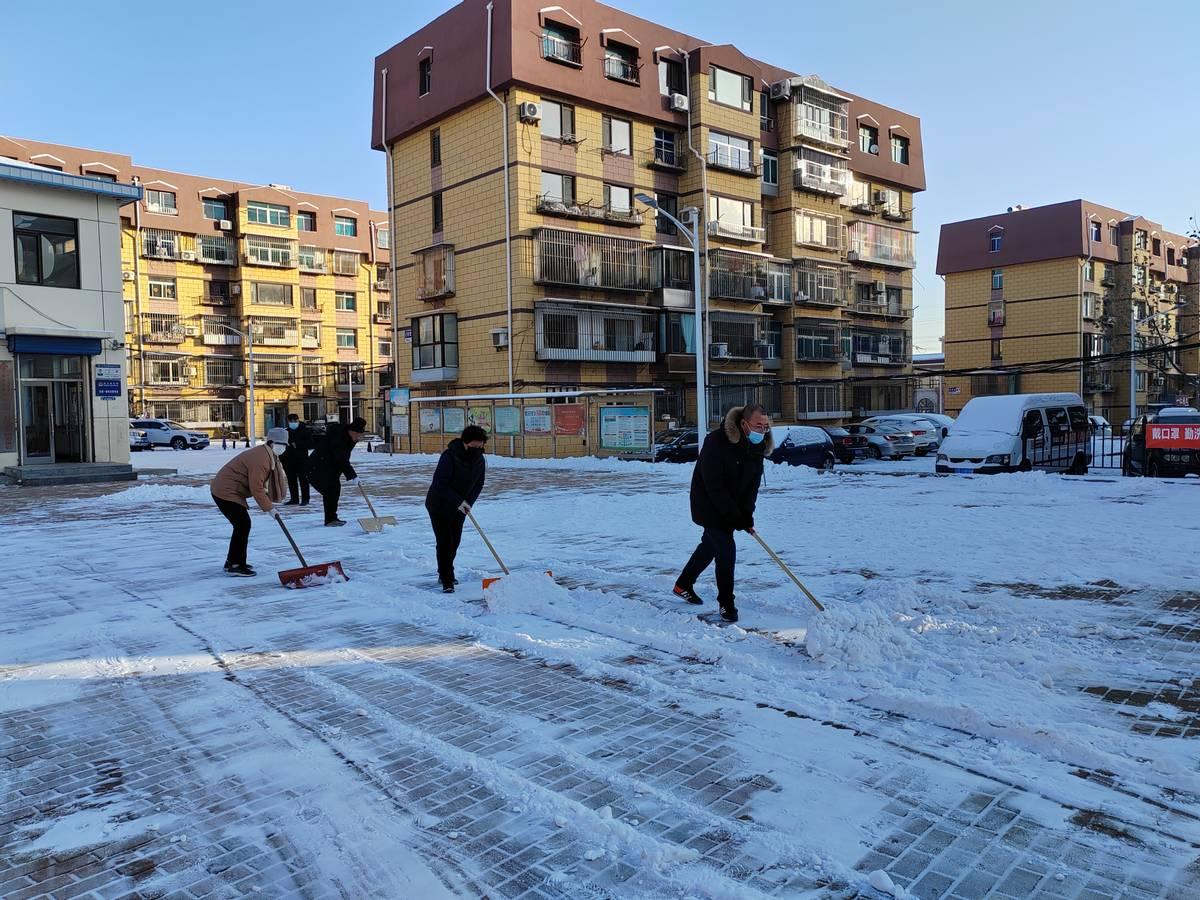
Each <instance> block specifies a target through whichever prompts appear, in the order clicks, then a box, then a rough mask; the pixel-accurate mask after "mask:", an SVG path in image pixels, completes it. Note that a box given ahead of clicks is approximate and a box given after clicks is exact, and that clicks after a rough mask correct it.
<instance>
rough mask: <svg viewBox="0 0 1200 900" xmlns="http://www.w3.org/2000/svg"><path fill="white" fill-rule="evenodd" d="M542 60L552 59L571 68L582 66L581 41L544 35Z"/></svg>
mask: <svg viewBox="0 0 1200 900" xmlns="http://www.w3.org/2000/svg"><path fill="white" fill-rule="evenodd" d="M542 59H552V60H554V61H555V62H561V63H567V65H571V66H582V65H583V45H582V44H580V43H579V41H569V40H566V39H565V38H560V37H556V36H554V35H552V34H543V35H542Z"/></svg>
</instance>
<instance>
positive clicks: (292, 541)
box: [271, 516, 308, 568]
mask: <svg viewBox="0 0 1200 900" xmlns="http://www.w3.org/2000/svg"><path fill="white" fill-rule="evenodd" d="M271 518H272V519H274V520H275V521H276V522H278V523H279V527H280V528H282V529H283V534H284V537H286V538H287V539H288V543H289V544H291V545H292V549H293V550H295V551H296V559H298V560H300V565H301V567H303V568H308V563H306V562H305V561H304V554H303V553H301V552H300V548H299V547H298V546H297V545H296V541H295V539H294V538H293V537H292V533H291V532H290V531H288V527H287V526H286V525H284V524H283V516H271Z"/></svg>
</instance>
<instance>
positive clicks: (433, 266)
mask: <svg viewBox="0 0 1200 900" xmlns="http://www.w3.org/2000/svg"><path fill="white" fill-rule="evenodd" d="M413 256H414V257H415V259H414V260H413V267H414V269H415V271H416V274H417V299H418V300H438V299H441V298H442V297H453V296H454V245H453V244H434V245H433V246H432V247H426V248H425V249H423V250H417V251H414V253H413Z"/></svg>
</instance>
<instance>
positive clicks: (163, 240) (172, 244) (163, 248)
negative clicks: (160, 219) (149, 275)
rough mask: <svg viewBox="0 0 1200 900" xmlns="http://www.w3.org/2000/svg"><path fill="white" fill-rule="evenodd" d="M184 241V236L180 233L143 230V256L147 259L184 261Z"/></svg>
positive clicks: (158, 229) (154, 229) (157, 229)
mask: <svg viewBox="0 0 1200 900" xmlns="http://www.w3.org/2000/svg"><path fill="white" fill-rule="evenodd" d="M182 240H183V236H182V235H181V234H180V233H179V232H178V231H165V230H163V229H161V228H143V229H142V256H144V257H146V258H147V259H169V260H178V259H182V258H183V246H182Z"/></svg>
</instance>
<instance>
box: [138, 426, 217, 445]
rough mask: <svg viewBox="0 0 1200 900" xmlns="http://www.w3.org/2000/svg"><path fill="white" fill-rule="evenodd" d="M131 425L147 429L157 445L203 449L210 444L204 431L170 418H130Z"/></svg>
mask: <svg viewBox="0 0 1200 900" xmlns="http://www.w3.org/2000/svg"><path fill="white" fill-rule="evenodd" d="M129 427H130V428H139V429H142V430H143V431H145V432H146V435H147V436H148V437H149V438H150V443H152V444H153V445H154V446H155V447H173V448H174V449H176V450H203V449H204V448H205V447H207V446H208V435H207V434H205V433H204V432H203V431H192V430H191V429H189V428H185V427H184V426H182V425H180V424H179V423H178V422H172V421H171V420H170V419H130V420H129Z"/></svg>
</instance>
